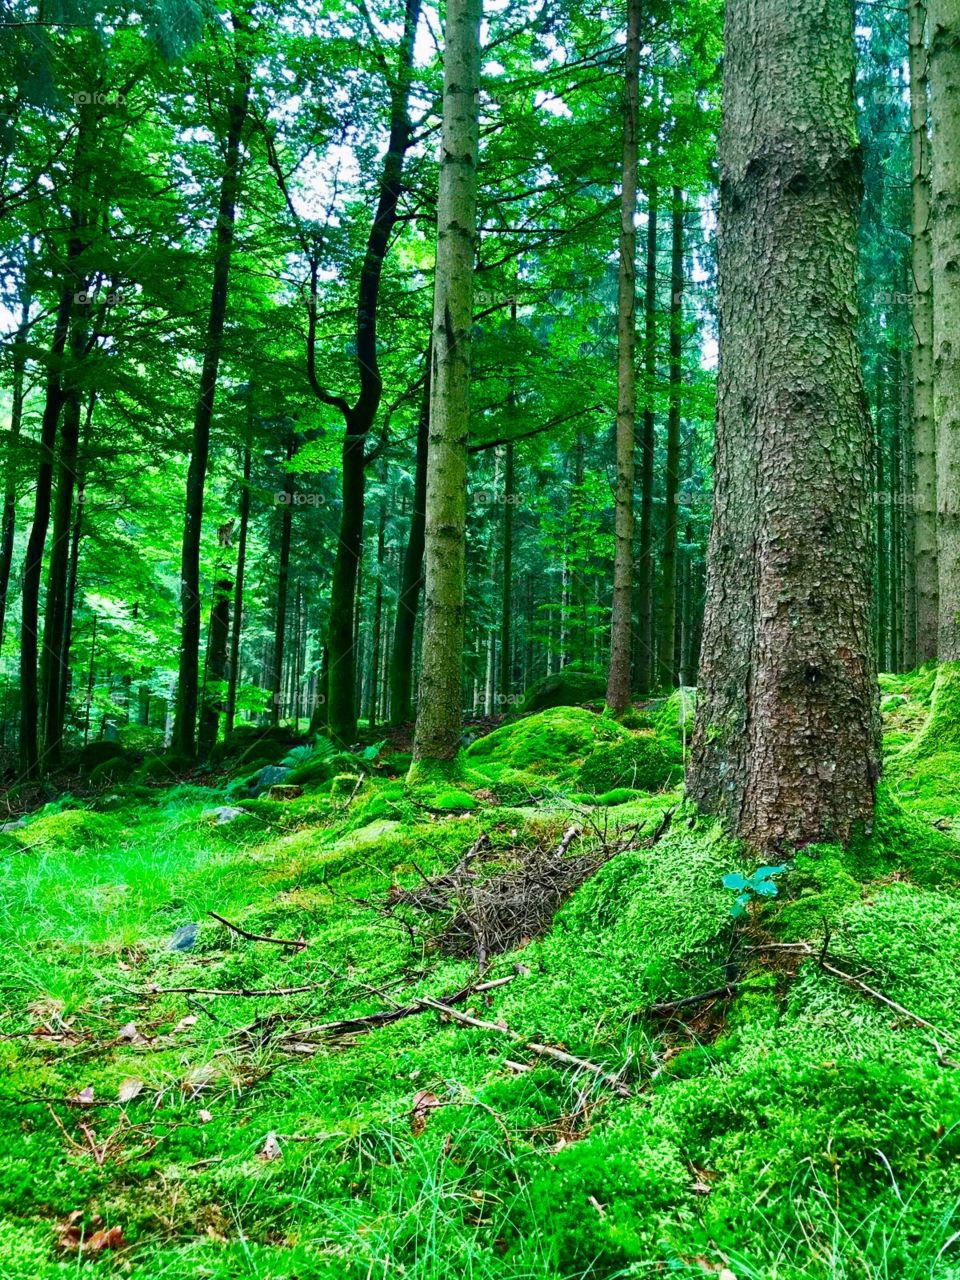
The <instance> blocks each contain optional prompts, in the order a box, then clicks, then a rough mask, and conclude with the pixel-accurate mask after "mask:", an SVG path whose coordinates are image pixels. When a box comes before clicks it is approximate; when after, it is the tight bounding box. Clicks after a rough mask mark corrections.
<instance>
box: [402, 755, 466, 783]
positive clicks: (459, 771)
mask: <svg viewBox="0 0 960 1280" xmlns="http://www.w3.org/2000/svg"><path fill="white" fill-rule="evenodd" d="M465 773H466V761H465V759H464V753H463V752H462V751H458V752H457V754H456V755H455V756H454V757H453V758H452V759H451V760H411V763H410V768H409V770H408V772H407V782H408V783H409V785H410V786H411V787H443V786H446V785H447V784H448V783H457V782H461V781H462V780H463V778H464V775H465Z"/></svg>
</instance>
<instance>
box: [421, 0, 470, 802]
mask: <svg viewBox="0 0 960 1280" xmlns="http://www.w3.org/2000/svg"><path fill="white" fill-rule="evenodd" d="M482 8H483V6H482V0H448V4H447V12H446V22H445V27H444V31H445V44H444V67H443V137H442V142H441V161H440V193H439V199H438V202H437V267H436V285H435V291H434V308H433V369H432V394H431V400H430V449H429V455H428V461H427V503H426V518H427V523H426V559H425V569H426V573H425V579H426V587H425V592H424V614H423V653H422V659H421V671H420V690H419V698H418V701H417V725H416V732H415V736H414V743H413V765H412V768H411V774H412V776H414V777H415V776H417V774H418V773H419V774H421V775H422V774H423V773H424V772H425V771H426V770H427V769H429V767H430V766H431V765H435V766H439V767H440V768H441V769H442V768H443V767H444V766H449V765H450V764H451V763H452V762H453V761H454V760H455V759H456V756H457V754H458V752H459V750H460V735H461V725H462V718H461V717H462V709H463V700H462V693H461V680H462V672H463V610H464V561H465V554H464V552H465V548H464V526H465V524H466V508H467V434H468V430H469V420H470V331H471V327H472V324H473V276H474V264H475V259H476V238H477V160H478V151H479V106H478V94H479V87H480V18H481V14H482Z"/></svg>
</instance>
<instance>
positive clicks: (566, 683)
mask: <svg viewBox="0 0 960 1280" xmlns="http://www.w3.org/2000/svg"><path fill="white" fill-rule="evenodd" d="M606 692H607V681H606V677H605V676H604V675H603V674H602V673H601V672H598V671H584V670H580V669H578V668H576V667H564V668H563V670H562V671H558V672H556V673H555V674H554V675H551V676H544V677H543V679H542V680H538V681H537V683H536V684H533V685H531V686H530V688H529V689H528V690H527V691H526V693H525V694H524V697H523V701H522V702H521V704H520V708H519V709H520V711H522V712H533V711H546V710H547V709H548V708H549V707H575V706H579V705H580V704H581V703H584V702H600V701H602V700H603V699H604V698H605V697H606Z"/></svg>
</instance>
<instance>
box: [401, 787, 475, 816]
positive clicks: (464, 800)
mask: <svg viewBox="0 0 960 1280" xmlns="http://www.w3.org/2000/svg"><path fill="white" fill-rule="evenodd" d="M410 798H411V800H413V802H414V803H415V804H421V805H423V806H424V807H425V808H427V809H433V810H435V811H436V812H438V813H466V812H469V811H470V810H471V809H476V808H477V800H476V798H475V797H474V796H472V795H471V794H470V792H469V791H464V790H463V789H462V788H461V787H450V786H447V787H444V786H416V787H411V788H410Z"/></svg>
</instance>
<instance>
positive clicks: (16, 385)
mask: <svg viewBox="0 0 960 1280" xmlns="http://www.w3.org/2000/svg"><path fill="white" fill-rule="evenodd" d="M30 302H31V299H30V294H29V291H28V290H27V288H26V287H24V291H23V299H22V302H21V304H20V325H19V328H18V329H17V332H16V334H15V335H14V339H13V354H12V364H13V385H12V388H11V402H10V429H9V431H8V432H7V436H6V440H5V441H4V461H5V465H4V480H3V513H2V515H0V650H2V649H3V631H4V623H5V621H6V617H7V598H8V595H9V592H10V570H11V568H12V566H13V539H14V533H15V532H16V523H17V475H18V472H19V459H18V456H17V454H18V450H19V447H20V429H21V427H22V426H23V387H24V377H25V374H26V368H27V347H26V340H27V336H28V334H29V332H30V328H29V326H30Z"/></svg>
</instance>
